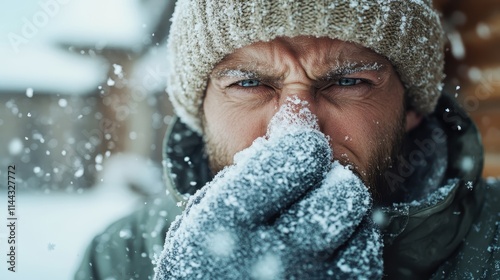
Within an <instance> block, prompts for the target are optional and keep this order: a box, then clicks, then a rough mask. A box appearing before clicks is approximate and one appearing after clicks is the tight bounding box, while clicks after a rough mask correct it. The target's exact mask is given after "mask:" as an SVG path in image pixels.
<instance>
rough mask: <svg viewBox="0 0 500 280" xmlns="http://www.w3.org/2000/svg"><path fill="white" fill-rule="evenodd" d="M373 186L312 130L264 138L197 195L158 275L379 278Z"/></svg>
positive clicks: (175, 229)
mask: <svg viewBox="0 0 500 280" xmlns="http://www.w3.org/2000/svg"><path fill="white" fill-rule="evenodd" d="M370 207H371V199H370V195H369V193H368V190H367V189H366V187H365V186H364V185H363V184H362V182H361V181H360V180H359V179H358V178H357V177H356V176H355V175H354V174H353V173H352V172H351V171H349V170H347V169H346V168H344V167H343V166H341V165H340V164H339V163H336V162H335V163H333V164H332V163H331V151H330V147H329V145H328V141H327V140H326V138H325V137H324V135H323V134H321V132H319V131H317V130H315V129H305V128H304V129H299V130H296V131H292V132H286V133H283V134H282V135H279V137H275V138H274V139H269V140H266V139H263V138H261V139H258V140H257V141H256V142H254V144H253V145H252V146H251V147H250V148H248V149H247V150H245V151H244V152H243V153H242V154H240V155H238V156H237V157H235V164H234V165H232V166H230V167H227V168H226V169H224V170H223V171H222V172H220V173H219V174H218V175H217V176H216V177H215V179H214V180H213V181H212V182H210V183H209V184H207V185H206V186H204V187H203V188H202V189H201V190H200V191H198V192H197V193H196V194H195V195H193V196H192V197H191V198H190V200H189V202H188V205H187V207H186V210H185V211H184V212H183V213H182V214H181V215H180V216H178V217H177V219H176V221H175V222H174V223H173V224H172V225H171V227H170V229H169V231H168V233H167V236H166V239H165V246H164V250H163V252H162V254H161V255H160V257H159V258H158V259H157V267H156V268H155V272H156V274H155V279H157V280H163V279H330V278H336V279H347V278H349V279H352V278H357V279H362V278H369V279H373V278H381V276H382V256H381V246H382V245H381V242H380V236H379V233H378V231H377V230H376V228H375V227H374V226H373V225H372V224H371V223H370V222H368V221H367V219H366V216H367V215H366V214H367V212H368V210H369V208H370Z"/></svg>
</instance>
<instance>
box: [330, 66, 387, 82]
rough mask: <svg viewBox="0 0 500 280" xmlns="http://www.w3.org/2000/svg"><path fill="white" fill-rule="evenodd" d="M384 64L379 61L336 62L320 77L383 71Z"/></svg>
mask: <svg viewBox="0 0 500 280" xmlns="http://www.w3.org/2000/svg"><path fill="white" fill-rule="evenodd" d="M385 68H386V67H385V65H384V64H383V63H380V62H370V63H364V62H346V63H343V64H337V65H335V66H333V67H331V68H330V70H329V71H328V72H326V74H325V75H323V77H322V78H321V80H329V79H332V78H335V77H342V76H347V75H351V74H354V73H358V72H363V71H383V70H384V69H385Z"/></svg>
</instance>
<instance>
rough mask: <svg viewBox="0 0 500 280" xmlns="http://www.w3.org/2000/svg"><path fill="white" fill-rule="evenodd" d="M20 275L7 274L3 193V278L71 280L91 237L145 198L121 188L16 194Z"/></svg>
mask: <svg viewBox="0 0 500 280" xmlns="http://www.w3.org/2000/svg"><path fill="white" fill-rule="evenodd" d="M16 200H17V202H16V216H17V218H18V220H17V233H16V239H17V240H16V244H17V253H16V272H15V273H12V272H10V271H8V270H7V268H8V264H7V262H6V253H5V252H6V249H7V245H8V244H7V238H8V232H7V230H8V228H7V227H6V225H7V217H6V215H7V205H6V202H7V192H6V191H5V188H2V189H1V191H0V207H1V208H2V211H0V221H1V222H0V225H1V226H0V248H1V249H0V252H1V255H2V256H1V257H0V260H1V262H0V279H6V280H7V279H8V280H10V279H12V280H17V279H19V280H21V279H22V280H25V279H50V280H58V279H61V280H66V279H72V277H73V273H74V271H75V270H76V268H77V266H78V265H79V262H80V260H81V258H82V256H83V254H84V252H85V249H86V246H87V245H88V244H89V242H90V241H91V239H92V237H93V236H94V235H95V234H97V233H99V232H100V231H102V230H104V229H105V228H106V226H107V225H109V224H110V223H111V222H113V221H114V220H116V219H118V218H120V217H122V216H125V215H127V214H128V213H130V212H132V211H133V210H134V209H136V208H137V207H138V206H139V205H140V204H141V203H142V198H141V197H140V196H138V195H137V194H136V193H134V192H132V191H131V190H130V189H129V188H125V187H124V186H123V185H102V186H98V187H97V188H95V189H92V190H89V191H85V192H81V193H75V192H72V193H66V192H51V193H49V194H40V193H34V192H30V193H28V192H23V191H18V192H17V195H16Z"/></svg>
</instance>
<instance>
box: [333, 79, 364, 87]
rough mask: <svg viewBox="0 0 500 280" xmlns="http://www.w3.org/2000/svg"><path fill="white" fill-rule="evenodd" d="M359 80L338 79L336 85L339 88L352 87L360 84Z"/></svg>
mask: <svg viewBox="0 0 500 280" xmlns="http://www.w3.org/2000/svg"><path fill="white" fill-rule="evenodd" d="M361 82H362V81H361V79H356V78H340V79H339V80H338V81H337V83H338V85H339V86H354V85H357V84H359V83H361Z"/></svg>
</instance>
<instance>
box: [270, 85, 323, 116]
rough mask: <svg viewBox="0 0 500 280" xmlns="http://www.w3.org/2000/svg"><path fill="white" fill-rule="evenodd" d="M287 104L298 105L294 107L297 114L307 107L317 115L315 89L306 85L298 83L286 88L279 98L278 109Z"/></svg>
mask: <svg viewBox="0 0 500 280" xmlns="http://www.w3.org/2000/svg"><path fill="white" fill-rule="evenodd" d="M285 104H295V105H297V106H292V107H293V108H294V110H296V113H298V112H299V110H300V108H302V107H304V106H307V108H309V110H310V111H311V112H312V113H313V114H315V107H316V106H315V92H314V88H313V87H312V86H310V85H308V84H306V83H296V84H291V85H286V86H284V87H283V88H282V91H281V94H280V97H279V104H278V105H279V106H278V107H281V106H283V105H285ZM299 105H300V106H299Z"/></svg>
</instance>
